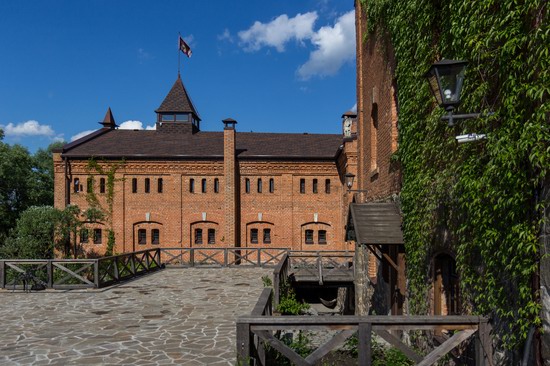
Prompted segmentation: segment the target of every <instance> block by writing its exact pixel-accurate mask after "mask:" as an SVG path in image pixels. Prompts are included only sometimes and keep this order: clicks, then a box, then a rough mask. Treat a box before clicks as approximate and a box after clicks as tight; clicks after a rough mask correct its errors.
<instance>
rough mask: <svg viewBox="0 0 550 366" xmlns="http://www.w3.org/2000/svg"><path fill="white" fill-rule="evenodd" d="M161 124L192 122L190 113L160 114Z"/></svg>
mask: <svg viewBox="0 0 550 366" xmlns="http://www.w3.org/2000/svg"><path fill="white" fill-rule="evenodd" d="M160 121H161V122H190V121H191V114H190V113H175V114H174V113H160Z"/></svg>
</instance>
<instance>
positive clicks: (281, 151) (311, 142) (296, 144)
mask: <svg viewBox="0 0 550 366" xmlns="http://www.w3.org/2000/svg"><path fill="white" fill-rule="evenodd" d="M92 135H93V137H91V135H88V136H85V137H83V138H82V139H79V140H77V141H74V142H72V143H70V144H68V145H65V146H64V148H63V156H67V157H79V158H86V157H91V156H94V157H106V158H109V157H112V158H120V157H125V158H129V159H131V158H144V159H147V158H149V159H151V158H173V159H181V158H223V132H197V133H195V134H178V133H174V134H167V133H162V132H159V131H144V130H139V131H135V130H108V129H106V128H103V129H101V130H99V131H96V132H94V133H93V134H92ZM235 138H236V145H237V155H238V158H239V159H247V158H249V159H254V158H264V157H266V158H274V159H285V158H288V159H318V160H333V159H335V156H336V154H337V152H338V150H339V147H340V145H341V144H342V136H341V135H334V134H291V133H255V132H237V134H236V137H235Z"/></svg>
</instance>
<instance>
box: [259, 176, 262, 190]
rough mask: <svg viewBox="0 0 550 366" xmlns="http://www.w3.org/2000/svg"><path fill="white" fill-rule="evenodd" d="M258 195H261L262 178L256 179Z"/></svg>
mask: <svg viewBox="0 0 550 366" xmlns="http://www.w3.org/2000/svg"><path fill="white" fill-rule="evenodd" d="M258 193H262V178H258Z"/></svg>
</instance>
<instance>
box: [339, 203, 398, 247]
mask: <svg viewBox="0 0 550 366" xmlns="http://www.w3.org/2000/svg"><path fill="white" fill-rule="evenodd" d="M349 211H350V218H351V221H350V220H349V218H348V230H354V231H355V241H356V242H357V243H360V244H368V245H370V244H403V243H404V241H403V232H402V231H401V215H400V214H399V210H398V208H397V206H396V205H395V204H394V203H370V202H369V203H352V204H350V206H349Z"/></svg>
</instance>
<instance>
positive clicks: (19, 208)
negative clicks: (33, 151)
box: [0, 133, 33, 240]
mask: <svg viewBox="0 0 550 366" xmlns="http://www.w3.org/2000/svg"><path fill="white" fill-rule="evenodd" d="M2 137H3V133H2V134H1V135H0V240H2V237H4V238H5V237H6V236H7V235H8V233H9V230H10V229H11V228H13V227H14V226H15V223H16V221H17V218H18V217H19V214H20V213H21V212H23V211H24V210H25V209H27V208H28V207H30V206H31V205H32V203H33V202H32V199H31V196H32V193H31V192H32V183H31V182H32V179H33V161H32V158H31V156H30V154H29V152H28V151H27V149H25V148H24V147H22V146H20V145H13V146H10V145H8V144H6V143H4V142H2V141H1V138H2Z"/></svg>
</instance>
